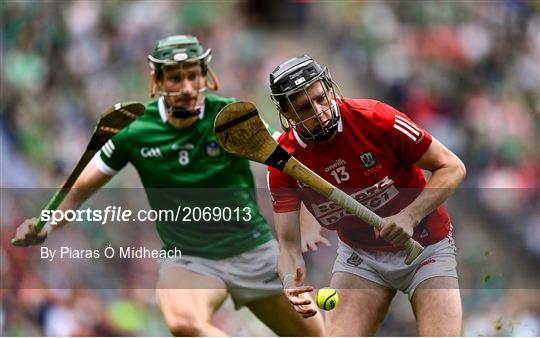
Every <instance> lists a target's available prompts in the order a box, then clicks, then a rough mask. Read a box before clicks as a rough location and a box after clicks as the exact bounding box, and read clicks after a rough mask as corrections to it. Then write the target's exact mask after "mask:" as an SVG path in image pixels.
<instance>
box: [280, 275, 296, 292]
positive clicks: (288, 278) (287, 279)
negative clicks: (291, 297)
mask: <svg viewBox="0 0 540 338" xmlns="http://www.w3.org/2000/svg"><path fill="white" fill-rule="evenodd" d="M295 279H296V276H295V275H294V274H292V273H288V274H286V275H285V276H283V281H282V283H283V288H284V289H290V284H291V283H292V287H295V286H296V282H295Z"/></svg>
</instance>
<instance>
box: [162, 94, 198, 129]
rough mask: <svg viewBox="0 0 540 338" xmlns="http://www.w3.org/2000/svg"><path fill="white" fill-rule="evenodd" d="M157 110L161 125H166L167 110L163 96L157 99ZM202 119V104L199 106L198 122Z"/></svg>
mask: <svg viewBox="0 0 540 338" xmlns="http://www.w3.org/2000/svg"><path fill="white" fill-rule="evenodd" d="M158 110H159V116H160V117H161V121H163V123H167V108H165V98H164V97H163V96H160V97H159V99H158ZM203 117H204V102H203V104H202V106H201V113H200V114H199V120H202V119H203Z"/></svg>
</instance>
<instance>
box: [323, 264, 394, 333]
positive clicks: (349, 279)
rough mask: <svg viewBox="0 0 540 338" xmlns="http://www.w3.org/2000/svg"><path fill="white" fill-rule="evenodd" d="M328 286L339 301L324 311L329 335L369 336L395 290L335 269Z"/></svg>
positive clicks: (386, 309)
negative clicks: (327, 310) (334, 306)
mask: <svg viewBox="0 0 540 338" xmlns="http://www.w3.org/2000/svg"><path fill="white" fill-rule="evenodd" d="M330 285H331V287H332V288H334V289H336V290H337V291H338V294H339V304H338V305H337V306H336V308H335V309H334V310H332V311H329V312H327V314H326V330H327V332H326V333H327V334H328V335H330V336H372V335H374V334H375V332H376V330H377V327H378V326H379V325H380V324H381V323H382V321H383V320H384V317H385V316H386V313H387V312H388V308H389V306H390V303H391V302H392V299H393V298H394V296H395V294H396V291H395V290H392V289H389V288H387V287H385V286H382V285H380V284H378V283H375V282H372V281H370V280H367V279H365V278H362V277H359V276H356V275H353V274H350V273H346V272H335V273H334V274H333V276H332V282H331V283H330Z"/></svg>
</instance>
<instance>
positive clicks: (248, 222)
mask: <svg viewBox="0 0 540 338" xmlns="http://www.w3.org/2000/svg"><path fill="white" fill-rule="evenodd" d="M210 59H211V50H210V49H205V48H203V46H202V45H201V44H200V43H199V41H198V40H197V38H195V37H193V36H187V35H176V36H170V37H167V38H165V39H162V40H160V41H159V42H158V44H157V46H156V47H155V49H154V50H153V52H152V53H151V54H150V55H148V60H149V64H150V67H151V68H152V72H151V76H152V84H153V85H152V90H151V96H152V97H154V96H155V95H156V94H157V99H154V100H153V101H150V102H147V104H146V112H145V114H144V115H143V116H141V117H140V118H139V119H138V120H136V121H135V122H133V123H132V124H130V125H129V126H128V127H126V128H125V129H123V130H122V131H121V132H119V133H118V134H116V135H115V136H114V137H113V138H112V139H111V140H110V141H108V142H107V143H106V144H105V145H104V146H103V148H102V149H101V151H100V152H99V153H98V154H97V155H96V157H95V158H94V160H93V161H91V162H90V164H89V165H88V166H87V167H86V168H85V170H84V171H83V173H82V174H81V176H80V177H79V179H78V180H77V182H76V183H75V186H74V188H77V189H75V190H73V191H72V192H71V193H70V194H68V196H67V197H66V199H65V200H64V202H63V203H62V204H61V205H60V208H59V209H63V210H68V209H71V210H74V209H77V208H78V207H79V206H80V205H81V204H82V203H83V202H84V201H85V200H86V199H87V198H88V197H89V195H90V193H89V192H90V191H92V190H95V189H96V188H99V187H101V186H102V185H104V184H105V183H106V182H107V181H108V180H109V179H110V178H111V177H112V176H114V175H115V174H116V173H117V172H118V171H119V170H121V169H122V168H123V167H124V166H125V165H126V164H127V163H128V162H129V163H131V164H132V165H133V166H134V167H135V168H136V170H137V172H138V173H139V176H140V178H141V181H142V183H143V185H144V186H145V188H146V192H147V196H148V200H149V202H150V205H151V207H152V208H153V209H155V210H176V209H177V207H178V206H179V205H181V206H190V207H201V206H206V205H205V203H206V204H207V205H208V206H210V207H212V206H218V207H230V208H231V209H234V208H235V207H239V208H240V210H241V212H242V213H241V215H240V216H241V217H242V221H240V222H216V221H209V222H205V221H200V222H170V221H169V222H166V221H156V226H157V230H158V233H159V236H160V238H161V240H162V241H163V244H164V245H163V248H164V249H167V250H171V249H174V248H177V249H180V250H181V251H182V257H181V258H175V257H172V258H167V259H163V260H162V261H161V267H160V273H159V278H158V282H157V288H156V296H157V301H158V303H159V306H160V308H161V311H162V313H163V316H164V319H165V322H166V324H167V326H168V328H169V330H170V331H171V333H172V334H174V335H180V336H222V335H225V333H224V332H222V331H221V330H220V329H218V328H217V327H215V326H214V325H213V324H212V321H211V320H212V316H213V314H214V313H215V312H216V311H217V309H219V307H220V306H221V305H222V304H223V302H224V301H225V299H226V298H227V296H228V295H229V294H230V295H231V297H232V299H233V301H234V303H235V306H236V308H240V307H242V306H247V307H248V308H249V309H250V310H251V311H252V312H253V313H254V314H255V315H256V316H257V317H258V318H259V319H260V320H261V321H262V322H264V323H265V324H266V325H267V326H268V327H269V328H270V329H272V330H273V331H274V332H275V333H276V334H278V335H284V336H302V335H306V336H318V335H323V334H324V331H323V322H322V318H321V316H320V315H316V316H314V317H312V318H309V319H308V320H305V319H303V318H302V316H300V315H299V314H298V313H296V312H295V311H294V310H293V308H292V307H291V306H290V304H289V301H288V300H287V298H286V297H285V295H284V294H283V289H282V285H281V282H280V281H279V278H278V275H277V268H276V264H277V256H278V250H277V243H276V241H275V240H274V238H273V236H272V234H271V232H270V230H269V228H268V225H267V224H266V221H265V220H264V219H263V217H262V216H261V215H260V213H259V212H258V210H257V204H256V201H255V197H254V196H255V194H254V183H253V176H252V173H251V171H250V169H249V162H248V161H247V160H244V159H241V158H238V157H235V156H232V155H229V154H227V153H226V152H224V151H223V150H222V149H221V148H220V147H219V145H218V144H217V142H216V138H215V135H214V133H213V121H214V118H215V116H216V114H217V113H218V112H219V111H220V109H221V108H223V107H224V106H225V105H227V104H228V103H231V102H233V101H234V100H233V99H227V98H222V97H218V96H216V95H212V94H209V93H207V90H217V88H218V81H217V78H216V76H215V75H214V73H213V72H212V70H211V69H210V67H209V65H208V63H209V61H210ZM186 191H187V193H186ZM34 224H36V219H29V220H26V221H25V222H24V223H23V224H21V225H20V226H19V228H18V229H17V236H16V237H17V238H18V239H20V240H21V241H22V242H23V244H25V245H35V244H40V243H41V242H43V241H44V240H45V237H46V236H47V234H48V233H49V232H50V231H52V230H53V229H54V228H58V227H59V226H61V225H62V224H56V225H54V226H52V225H47V226H46V227H45V228H44V230H43V231H42V232H41V233H40V234H37V235H36V234H35V231H34V230H33V225H34ZM318 236H319V228H317V227H315V230H314V231H313V230H311V231H309V233H306V238H309V239H310V241H311V245H310V243H308V244H307V245H308V246H310V247H311V248H313V247H316V244H314V242H317V241H318V242H319V243H320V242H325V241H326V240H325V239H324V238H321V237H318Z"/></svg>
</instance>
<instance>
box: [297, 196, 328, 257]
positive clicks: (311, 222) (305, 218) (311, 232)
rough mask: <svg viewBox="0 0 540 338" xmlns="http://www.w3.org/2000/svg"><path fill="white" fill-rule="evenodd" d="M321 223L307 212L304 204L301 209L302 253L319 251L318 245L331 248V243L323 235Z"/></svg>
mask: <svg viewBox="0 0 540 338" xmlns="http://www.w3.org/2000/svg"><path fill="white" fill-rule="evenodd" d="M321 230H322V227H321V225H320V224H319V221H317V219H315V217H313V215H312V214H311V213H310V212H309V211H308V210H307V208H306V206H305V205H304V203H302V204H301V208H300V233H301V235H302V252H304V253H305V252H308V251H317V250H318V245H325V246H330V245H331V244H330V241H328V239H326V238H325V237H324V236H323V235H321Z"/></svg>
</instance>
